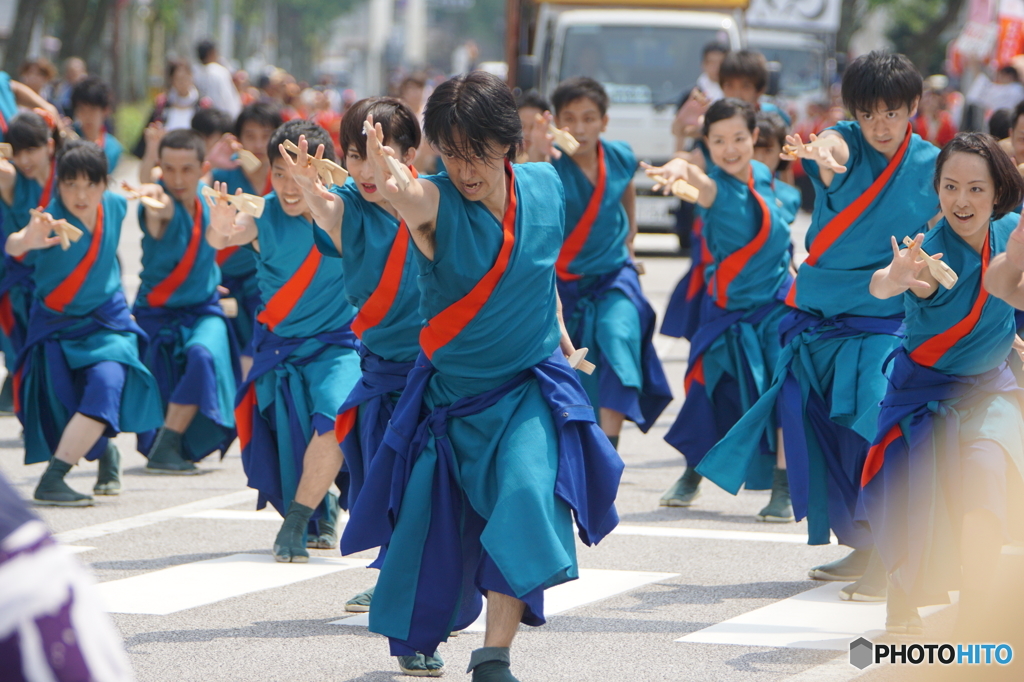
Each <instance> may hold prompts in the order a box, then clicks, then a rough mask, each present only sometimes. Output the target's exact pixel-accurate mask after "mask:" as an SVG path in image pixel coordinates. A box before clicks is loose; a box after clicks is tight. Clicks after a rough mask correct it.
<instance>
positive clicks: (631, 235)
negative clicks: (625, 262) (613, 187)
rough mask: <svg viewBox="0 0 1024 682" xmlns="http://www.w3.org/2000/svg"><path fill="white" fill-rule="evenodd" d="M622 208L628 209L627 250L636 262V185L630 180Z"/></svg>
mask: <svg viewBox="0 0 1024 682" xmlns="http://www.w3.org/2000/svg"><path fill="white" fill-rule="evenodd" d="M622 207H623V208H624V209H626V219H627V220H628V221H629V232H628V233H627V234H626V248H628V249H629V257H630V258H631V259H632V260H633V261H634V262H636V253H635V252H634V250H633V240H634V239H635V238H636V233H637V231H638V228H637V224H636V185H634V184H633V181H632V180H630V181H629V184H628V185H626V191H625V192H623V193H622Z"/></svg>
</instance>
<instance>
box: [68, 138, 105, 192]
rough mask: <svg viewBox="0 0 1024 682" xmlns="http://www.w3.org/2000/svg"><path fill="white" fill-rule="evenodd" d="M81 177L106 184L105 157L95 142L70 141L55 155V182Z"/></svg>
mask: <svg viewBox="0 0 1024 682" xmlns="http://www.w3.org/2000/svg"><path fill="white" fill-rule="evenodd" d="M83 175H84V176H85V177H87V178H88V179H89V181H90V182H95V183H97V184H99V183H102V184H104V185H105V184H107V156H106V155H105V154H104V153H103V150H102V149H100V146H99V145H98V144H96V143H95V142H89V141H86V140H71V141H70V142H68V143H67V144H66V145H64V146H63V147H62V148H61V150H60V151H59V152H58V153H57V181H58V182H64V181H66V180H74V179H76V178H78V177H80V176H83Z"/></svg>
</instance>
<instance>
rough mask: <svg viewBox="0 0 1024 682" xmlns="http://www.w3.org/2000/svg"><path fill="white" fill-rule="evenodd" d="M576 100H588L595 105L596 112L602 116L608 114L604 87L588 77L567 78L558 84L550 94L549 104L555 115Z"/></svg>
mask: <svg viewBox="0 0 1024 682" xmlns="http://www.w3.org/2000/svg"><path fill="white" fill-rule="evenodd" d="M578 99H589V100H590V101H591V102H593V103H594V104H596V105H597V109H598V111H600V112H601V115H602V116H604V115H605V114H607V113H608V92H607V91H606V90H605V89H604V86H603V85H601V84H600V83H598V82H597V81H596V80H594V79H593V78H590V77H588V76H576V77H575V78H567V79H565V80H564V81H562V82H561V83H559V84H558V87H557V88H555V91H554V92H553V93H551V104H553V105H554V107H555V115H556V116H557V115H558V112H559V111H561V110H562V109H564V108H565V107H567V106H568V105H569V104H571V103H572V102H575V101H576V100H578Z"/></svg>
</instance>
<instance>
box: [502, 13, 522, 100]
mask: <svg viewBox="0 0 1024 682" xmlns="http://www.w3.org/2000/svg"><path fill="white" fill-rule="evenodd" d="M521 15H522V4H521V1H520V0H505V63H506V64H508V79H507V80H508V86H509V87H510V88H514V87H516V81H517V80H518V78H519V22H520V17H521Z"/></svg>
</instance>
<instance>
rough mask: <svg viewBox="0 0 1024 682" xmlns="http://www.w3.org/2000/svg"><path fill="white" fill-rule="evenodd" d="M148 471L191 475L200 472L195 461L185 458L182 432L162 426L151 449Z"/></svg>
mask: <svg viewBox="0 0 1024 682" xmlns="http://www.w3.org/2000/svg"><path fill="white" fill-rule="evenodd" d="M146 473H150V474H171V475H176V476H190V475H193V474H198V473H199V469H197V468H196V465H195V463H194V462H190V461H188V460H187V459H185V457H184V454H183V452H182V449H181V434H180V433H178V432H177V431H172V430H171V429H168V428H167V427H162V428H161V429H160V430H159V431H157V434H156V439H155V440H154V441H153V446H152V447H151V448H150V449H149V462H147V463H146Z"/></svg>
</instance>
